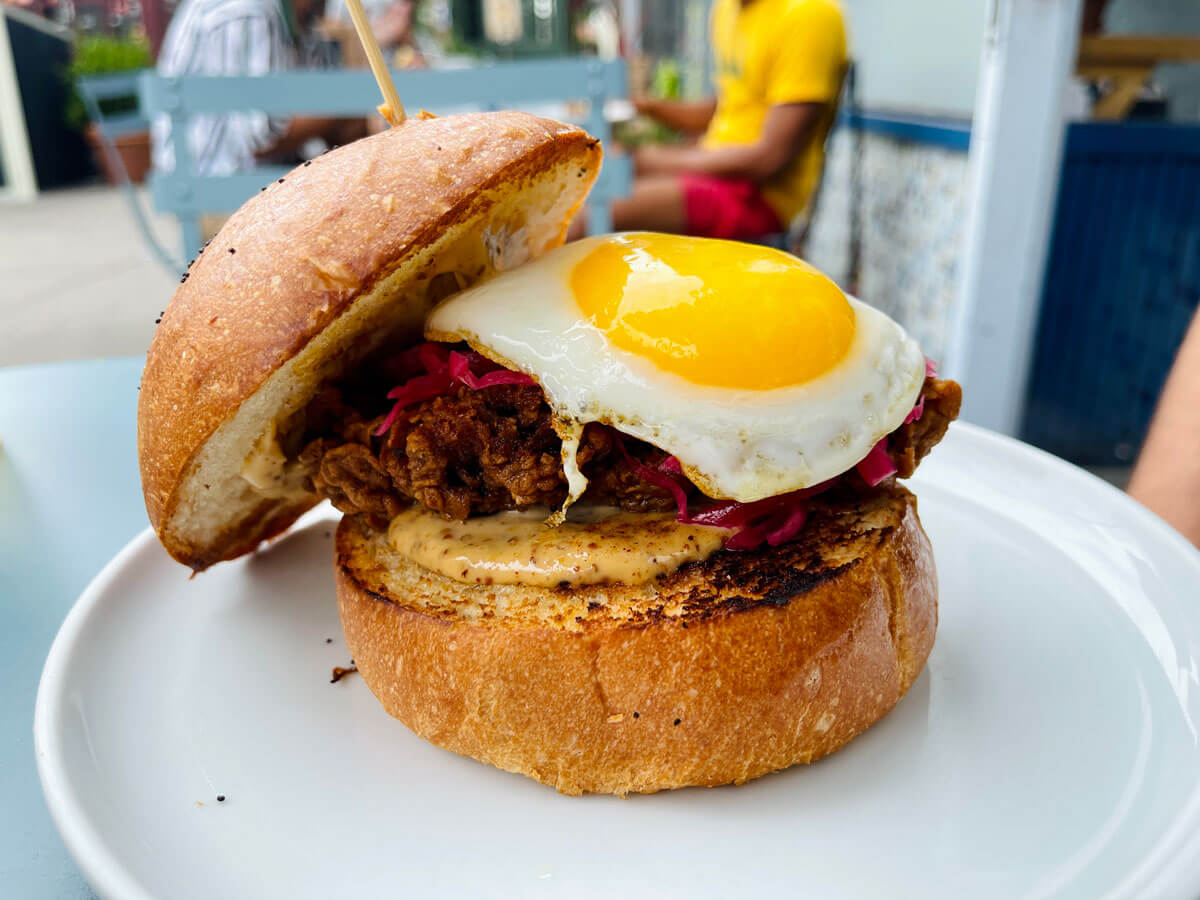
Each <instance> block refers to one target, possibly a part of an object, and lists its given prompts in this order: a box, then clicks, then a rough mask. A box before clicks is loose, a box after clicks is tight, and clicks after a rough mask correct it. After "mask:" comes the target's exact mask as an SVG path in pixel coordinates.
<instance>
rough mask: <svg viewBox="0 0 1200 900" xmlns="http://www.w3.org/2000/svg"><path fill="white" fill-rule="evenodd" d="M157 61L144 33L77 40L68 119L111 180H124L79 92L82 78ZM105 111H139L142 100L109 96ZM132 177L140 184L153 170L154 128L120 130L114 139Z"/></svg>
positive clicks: (116, 113)
mask: <svg viewBox="0 0 1200 900" xmlns="http://www.w3.org/2000/svg"><path fill="white" fill-rule="evenodd" d="M151 65H153V60H152V58H151V55H150V44H149V42H148V41H147V40H146V39H145V37H144V36H142V35H137V34H133V35H127V36H112V35H104V34H91V35H81V36H80V37H79V39H78V41H76V44H75V53H74V56H73V58H72V60H71V64H70V66H68V67H67V72H66V76H67V80H68V82H69V84H70V88H71V95H70V98H69V100H68V102H67V110H66V115H67V123H68V124H69V125H71V126H72V127H75V128H79V129H82V130H83V132H84V135H85V136H86V138H87V141H88V143H89V144H90V145H91V148H92V155H93V156H94V157H95V159H96V167H97V168H98V169H99V170H100V171H101V172H103V173H104V176H105V178H107V179H108V182H109V184H116V183H117V182H118V181H119V180H120V173H119V172H117V171H115V170H114V168H113V167H112V166H111V165H110V163H109V159H108V154H106V153H105V152H104V147H103V143H102V138H101V135H100V128H99V126H98V125H97V124H96V123H95V122H92V121H91V117H90V116H89V115H88V110H87V106H86V105H85V104H84V102H83V98H82V97H81V96H80V94H79V89H78V84H79V81H80V79H83V78H87V77H88V76H92V75H109V74H112V73H114V72H130V71H136V70H138V69H145V68H148V67H150V66H151ZM99 106H100V113H101V115H103V116H105V117H108V116H119V115H125V114H128V113H135V112H137V108H138V100H137V96H136V95H135V94H133V93H130V94H128V95H123V96H118V97H107V98H104V99H101V100H100V101H99ZM113 143H114V144H115V145H116V148H117V152H118V153H119V154H120V156H121V161H122V162H123V163H124V164H125V171H126V172H127V173H128V174H129V180H130V181H132V182H134V183H135V184H140V183H141V182H142V181H143V180H144V179H145V177H146V173H147V172H148V171H149V170H150V131H149V129H147V128H140V129H138V130H136V131H131V132H127V133H124V134H119V135H117V136H116V137H115V138H114V139H113Z"/></svg>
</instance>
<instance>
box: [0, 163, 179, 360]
mask: <svg viewBox="0 0 1200 900" xmlns="http://www.w3.org/2000/svg"><path fill="white" fill-rule="evenodd" d="M141 200H142V203H143V208H147V209H148V208H149V206H148V203H147V198H146V197H145V194H144V193H143V194H142V196H141ZM152 226H153V228H154V230H155V233H156V234H157V235H158V237H159V240H160V242H161V243H162V244H163V245H164V246H165V247H166V248H167V250H168V251H169V252H170V253H172V254H178V253H179V228H178V226H177V225H176V223H175V220H174V219H173V218H171V217H168V216H157V215H154V214H152ZM177 284H178V279H177V277H176V276H174V275H172V274H171V273H170V272H168V271H167V270H166V269H165V268H164V267H163V266H162V264H160V263H159V262H158V261H157V260H156V259H155V257H154V256H152V255H151V252H150V249H149V248H148V247H147V246H146V245H145V243H144V242H143V240H142V236H141V233H140V232H139V231H138V229H137V226H136V224H135V223H134V219H133V214H132V212H131V211H130V209H129V206H128V204H127V202H126V200H125V198H124V196H123V195H122V194H121V192H120V191H119V190H117V189H116V188H112V187H107V186H89V187H83V188H70V189H65V190H57V191H50V192H47V193H44V194H42V195H41V196H39V197H38V199H37V200H35V201H34V202H33V203H30V204H17V203H4V204H0V366H11V365H22V364H26V363H37V362H52V361H56V360H64V359H85V358H95V357H107V356H128V355H131V354H138V353H144V352H145V350H146V347H147V346H148V345H149V343H150V338H151V336H152V335H153V334H154V320H155V319H156V318H157V317H158V315H159V312H160V311H161V310H162V309H163V308H164V307H165V306H166V305H167V301H168V300H169V299H170V298H171V294H172V293H173V292H174V290H175V287H176V285H177Z"/></svg>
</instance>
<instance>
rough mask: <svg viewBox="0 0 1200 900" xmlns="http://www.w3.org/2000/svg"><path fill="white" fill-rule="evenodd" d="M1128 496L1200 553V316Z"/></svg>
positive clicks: (1181, 352)
mask: <svg viewBox="0 0 1200 900" xmlns="http://www.w3.org/2000/svg"><path fill="white" fill-rule="evenodd" d="M1129 495H1130V496H1131V497H1133V499H1135V500H1137V501H1138V502H1140V503H1142V504H1144V505H1146V506H1148V507H1149V508H1150V509H1151V510H1153V511H1154V512H1156V513H1158V514H1159V515H1160V516H1162V517H1163V518H1164V519H1166V520H1167V522H1169V523H1170V524H1171V525H1172V526H1174V527H1175V528H1176V529H1178V530H1179V532H1180V533H1181V534H1182V535H1183V536H1184V537H1185V538H1187V539H1188V540H1189V541H1191V542H1192V543H1193V544H1195V545H1196V546H1197V547H1200V313H1198V314H1197V315H1196V316H1195V317H1194V318H1193V319H1192V325H1191V327H1190V328H1189V329H1188V333H1187V335H1186V336H1185V337H1184V339H1183V345H1182V346H1181V347H1180V348H1179V355H1178V356H1176V357H1175V364H1174V365H1173V366H1172V367H1171V374H1170V376H1169V377H1168V378H1167V384H1166V387H1165V388H1163V393H1162V397H1161V398H1160V399H1159V402H1158V409H1157V410H1156V411H1155V413H1154V420H1153V421H1152V422H1151V423H1150V432H1149V434H1148V435H1147V436H1146V443H1145V444H1144V445H1143V446H1142V452H1141V455H1140V456H1139V457H1138V461H1137V466H1136V467H1135V468H1134V470H1133V477H1132V478H1131V479H1130V481H1129Z"/></svg>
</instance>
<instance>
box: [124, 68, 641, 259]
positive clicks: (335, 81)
mask: <svg viewBox="0 0 1200 900" xmlns="http://www.w3.org/2000/svg"><path fill="white" fill-rule="evenodd" d="M393 75H394V77H395V79H396V88H397V90H398V92H399V94H400V97H401V98H402V99H403V101H404V104H405V106H406V107H407V108H408V109H409V110H412V111H416V110H419V109H427V110H429V111H430V112H434V113H440V114H445V113H449V112H455V111H461V110H467V109H477V110H478V109H500V108H508V107H512V108H517V109H522V108H525V109H530V108H533V109H537V108H545V107H546V106H554V107H555V108H556V109H558V108H559V107H565V106H566V104H567V103H568V102H570V101H581V100H582V101H587V104H588V107H587V113H586V115H585V116H584V117H583V118H582V119H581V120H580V121H578V124H580V125H582V126H583V127H585V128H586V129H587V130H588V131H589V132H591V134H593V135H595V136H596V137H598V138H600V140H601V141H604V142H607V141H608V138H609V127H608V123H607V121H606V120H605V117H604V104H605V101H607V100H609V99H613V98H618V97H624V96H626V95H627V86H626V68H625V63H624V62H623V61H620V60H617V61H601V60H597V59H587V58H567V59H550V60H528V61H521V62H498V63H492V64H487V65H481V66H478V67H474V68H468V69H427V70H420V71H403V72H395V73H393ZM139 96H140V98H141V111H142V113H143V114H144V115H145V116H147V117H149V118H151V119H154V118H155V117H156V116H158V115H166V116H168V117H169V118H170V120H171V144H172V148H173V150H174V153H175V168H174V169H173V170H172V171H171V172H155V173H153V174H152V176H151V180H150V188H151V193H152V196H153V199H154V203H155V206H156V207H157V208H158V209H160V210H162V211H164V212H170V213H172V214H174V215H176V216H177V217H178V218H179V221H180V224H181V226H182V231H183V252H184V256H183V259H184V260H187V259H190V258H191V257H192V256H194V255H195V253H196V251H197V250H199V249H200V245H201V242H202V236H201V231H200V217H201V216H202V215H204V214H210V213H221V212H228V211H230V210H233V209H236V208H237V207H239V206H240V205H241V204H242V203H244V202H245V201H246V200H247V199H248V198H249V197H251V196H253V195H254V194H255V193H257V192H258V190H259V188H261V187H262V186H263V185H264V184H268V183H270V182H271V181H273V180H275V179H276V178H279V177H281V176H282V175H284V174H285V172H286V171H287V170H286V169H284V168H281V167H278V166H263V167H259V168H255V169H253V170H251V171H249V172H243V173H237V174H234V175H222V176H205V175H199V174H197V173H196V170H195V167H194V161H193V160H192V157H191V152H190V148H189V147H188V145H187V141H186V140H185V138H184V136H185V134H186V123H187V121H188V120H189V119H190V117H191V116H193V115H197V114H200V113H227V112H231V111H237V110H259V111H262V112H265V113H267V114H269V115H273V116H293V115H324V116H358V115H363V114H364V113H365V112H367V111H369V110H373V109H374V108H375V105H376V103H378V102H379V90H378V88H377V86H376V84H375V81H374V79H373V78H372V77H371V74H370V72H368V71H366V70H308V71H294V72H282V73H277V74H271V75H263V76H258V77H250V76H242V77H206V76H183V77H178V78H168V77H163V76H159V75H157V74H155V73H153V72H147V73H143V74H142V75H141V76H140V78H139ZM551 114H553V113H551ZM558 115H559V116H560V117H561V116H562V112H561V111H560V112H559V113H558ZM631 181H632V173H631V169H630V166H629V161H628V160H627V159H624V158H617V157H609V159H607V160H606V161H605V163H604V168H603V169H602V170H601V172H600V176H599V178H598V179H597V181H596V185H595V187H594V188H593V189H592V193H591V200H592V201H593V202H591V203H590V204H589V206H588V216H589V221H588V225H589V229H590V230H591V231H592V233H601V232H605V231H609V230H610V227H611V219H610V213H609V202H610V201H611V200H612V199H614V198H616V197H620V196H624V195H625V194H627V193H628V192H629V186H630V184H631Z"/></svg>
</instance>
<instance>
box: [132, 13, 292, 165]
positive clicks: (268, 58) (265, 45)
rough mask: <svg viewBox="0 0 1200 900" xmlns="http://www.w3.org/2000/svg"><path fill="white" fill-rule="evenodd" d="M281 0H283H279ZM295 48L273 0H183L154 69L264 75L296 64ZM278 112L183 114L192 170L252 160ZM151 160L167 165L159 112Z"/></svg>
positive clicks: (276, 131)
mask: <svg viewBox="0 0 1200 900" xmlns="http://www.w3.org/2000/svg"><path fill="white" fill-rule="evenodd" d="M283 2H286V0H283ZM301 55H302V54H301V51H300V50H298V49H297V45H296V42H295V40H294V39H293V38H292V34H291V31H290V29H289V28H288V23H287V19H286V18H285V16H284V12H283V9H282V7H281V6H280V0H184V2H183V3H182V4H181V5H180V7H179V9H178V10H177V11H176V13H175V15H174V17H173V18H172V19H171V25H170V27H169V28H168V29H167V35H166V38H165V40H164V41H163V46H162V51H161V53H160V54H159V58H158V72H159V74H160V75H167V76H170V75H264V74H266V73H268V72H280V71H284V70H286V69H292V68H296V67H297V66H298V65H299V64H300V63H301ZM286 125H287V120H286V119H280V118H275V117H271V116H268V115H267V114H266V113H263V112H257V111H253V110H239V111H236V112H229V113H222V114H204V115H196V116H193V117H191V119H190V121H189V123H188V147H189V149H190V151H191V155H192V164H193V167H194V169H195V171H196V172H197V173H198V174H201V175H228V174H230V173H232V172H238V171H242V170H245V169H250V168H253V167H254V164H255V153H256V152H257V151H260V150H262V149H264V148H265V147H268V146H270V144H271V143H272V142H273V141H274V140H275V139H276V138H277V137H278V136H279V135H280V134H281V133H282V132H283V130H284V128H285V127H286ZM153 131H154V166H155V168H156V169H158V170H160V171H169V170H171V169H173V168H175V153H174V150H173V148H172V147H171V145H170V142H169V138H170V134H171V125H170V122H169V121H168V119H167V118H166V116H162V117H160V119H159V120H158V121H156V122H155V123H154V126H153Z"/></svg>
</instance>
